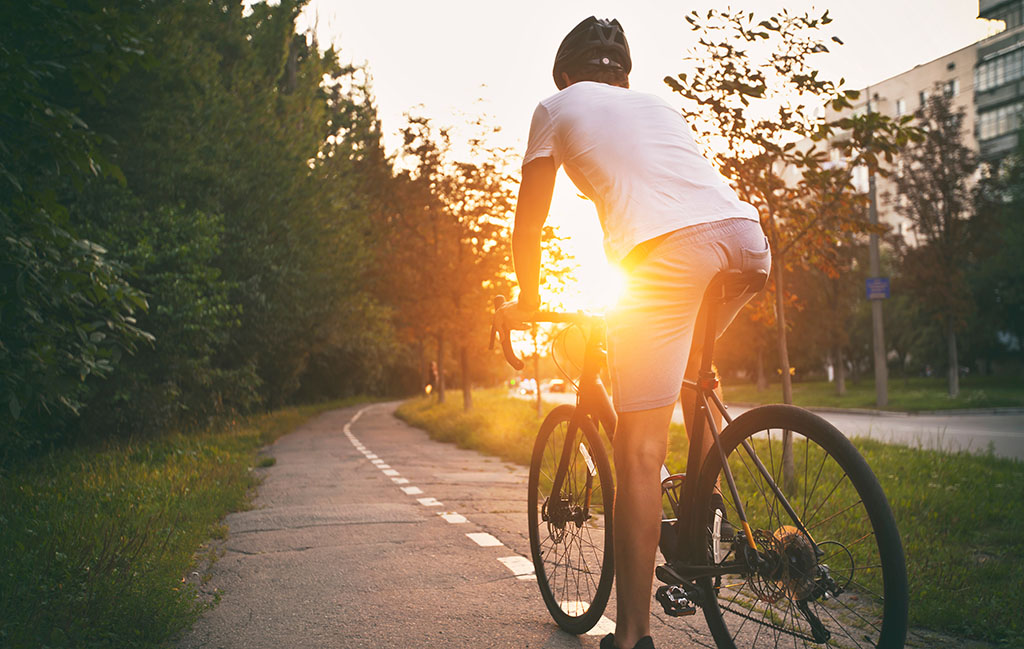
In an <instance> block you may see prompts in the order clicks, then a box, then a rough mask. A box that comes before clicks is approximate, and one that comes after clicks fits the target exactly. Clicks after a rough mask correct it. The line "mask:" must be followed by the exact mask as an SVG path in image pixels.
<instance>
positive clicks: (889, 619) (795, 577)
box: [688, 405, 908, 649]
mask: <svg viewBox="0 0 1024 649" xmlns="http://www.w3.org/2000/svg"><path fill="white" fill-rule="evenodd" d="M783 431H791V432H792V440H793V454H792V455H793V466H794V470H793V472H792V480H791V481H790V483H789V484H787V483H786V480H785V477H784V475H785V473H784V471H783V470H782V466H783V461H782V456H781V451H782V438H783V435H784V432H783ZM721 441H722V446H723V450H724V451H725V453H726V456H727V457H728V461H729V465H730V467H731V469H732V472H733V475H734V477H735V479H736V482H737V487H738V491H739V493H740V497H741V499H743V501H744V508H745V511H746V514H747V520H748V522H749V524H750V527H751V529H752V530H753V536H754V538H755V539H756V540H757V544H758V548H759V553H763V556H765V557H768V560H765V561H763V562H762V564H761V566H760V567H759V568H758V569H757V570H756V571H750V570H747V571H745V572H746V573H747V574H742V573H740V574H737V575H724V576H722V577H718V578H704V579H701V580H698V585H699V586H700V587H701V590H702V592H703V593H705V599H706V600H707V601H704V602H702V607H703V610H704V616H705V619H706V620H707V624H708V627H709V629H710V630H711V633H712V635H713V636H714V638H715V642H716V643H717V645H718V646H719V647H721V648H722V649H736V648H738V647H744V648H746V647H750V648H761V647H775V646H779V645H784V646H787V647H789V646H794V647H800V646H834V645H833V644H832V643H833V642H835V643H836V644H838V645H839V646H843V647H847V646H849V647H881V648H883V649H898V648H900V647H903V646H904V643H905V641H906V632H907V615H908V611H907V601H908V593H907V573H906V566H905V562H904V556H903V546H902V543H901V541H900V536H899V531H898V530H897V527H896V522H895V519H894V517H893V514H892V509H891V508H890V507H889V503H888V500H887V499H886V497H885V493H884V492H883V490H882V487H881V485H880V484H879V483H878V479H877V478H876V477H875V475H874V473H873V472H872V471H871V468H870V467H869V466H868V464H867V462H866V461H865V460H864V458H863V457H861V455H860V453H859V452H858V451H857V449H856V448H855V447H854V445H853V444H852V443H851V442H850V441H849V440H848V439H847V438H846V437H845V436H844V435H843V434H842V433H841V432H839V430H837V429H836V428H835V427H834V426H832V425H831V424H830V423H828V422H827V421H825V420H824V419H822V418H821V417H819V416H817V415H815V414H813V413H811V412H808V411H806V410H803V409H801V408H796V407H793V406H783V405H777V406H762V407H759V408H755V409H753V410H751V411H749V412H747V413H744V414H743V415H741V416H740V417H738V418H736V420H735V421H733V423H732V424H730V425H729V426H728V427H727V428H726V429H725V430H724V431H723V432H722V435H721ZM744 441H747V442H749V443H750V444H751V445H752V446H753V447H754V449H755V452H756V454H757V456H758V457H760V459H761V462H762V463H763V465H764V466H765V468H766V469H767V470H768V472H769V473H770V474H771V475H772V476H773V479H774V480H775V482H776V483H777V484H778V486H779V487H780V488H781V490H782V491H783V492H784V493H787V494H788V495H787V500H788V501H789V502H790V504H791V505H792V507H793V509H794V510H795V512H796V513H797V515H798V516H799V518H800V519H801V520H802V523H803V525H804V527H803V528H802V529H798V528H799V524H797V523H796V522H795V521H794V520H792V517H790V516H789V514H788V513H787V512H786V511H784V508H783V507H782V506H781V504H780V501H779V499H778V498H777V496H776V494H775V493H774V491H773V490H772V489H771V488H770V486H769V483H768V481H767V480H765V479H764V478H763V476H762V475H760V473H759V472H758V470H757V468H756V465H755V463H754V461H753V459H752V458H751V457H750V456H749V454H748V453H747V452H746V450H745V449H744V447H743V446H742V443H743V442H744ZM720 472H721V459H720V458H719V457H718V454H717V453H715V452H714V451H712V454H711V456H710V458H709V459H708V461H707V462H706V466H705V468H704V470H703V471H702V472H701V478H700V484H699V488H698V492H697V497H696V502H697V503H703V505H698V506H697V507H696V510H695V513H694V514H693V515H692V516H691V525H690V530H691V536H690V539H689V541H690V543H689V546H688V547H689V548H691V552H693V553H694V556H692V557H691V558H692V560H693V561H694V562H695V563H702V562H703V563H713V562H714V558H713V553H712V552H711V551H710V550H709V547H708V546H709V545H710V543H711V542H710V541H709V535H710V532H711V520H712V517H711V515H709V514H708V512H709V511H710V508H711V495H712V493H713V491H714V488H715V482H716V480H717V479H718V477H719V473H720ZM721 490H722V492H723V496H724V498H725V501H726V510H727V512H726V518H727V519H728V520H729V522H730V523H731V524H732V525H733V526H734V527H735V529H736V530H740V529H741V525H742V524H741V523H740V521H739V520H738V518H737V516H736V507H735V505H734V503H733V498H732V496H731V494H730V490H729V488H728V486H727V483H726V480H725V477H724V476H722V477H721ZM699 512H705V515H704V517H703V520H702V519H701V517H700V516H699V514H698V513H699ZM803 530H806V531H807V533H809V534H810V536H811V538H813V540H814V543H816V544H817V546H818V548H819V549H820V551H821V552H822V554H821V556H820V557H819V558H813V557H814V555H815V552H814V551H813V545H814V544H812V543H809V542H808V541H807V536H806V535H805V534H804V533H803ZM742 546H743V544H742V543H733V544H731V547H730V548H728V550H727V551H728V555H727V556H721V555H720V556H719V558H720V560H722V561H726V562H727V561H730V560H736V559H738V558H739V553H741V552H746V551H745V550H743V549H742ZM697 548H701V549H700V550H697ZM820 566H826V567H827V568H826V569H825V570H822V568H820ZM829 579H831V584H832V585H834V586H835V585H837V586H838V587H839V590H838V591H834V592H832V595H833V596H831V597H822V595H821V592H822V591H827V590H828V589H827V588H826V587H825V586H826V585H827V584H828V583H829V582H828V580H829ZM801 602H803V605H802V606H801ZM815 619H816V620H817V621H818V622H819V624H818V625H817V626H816V625H815V624H814V620H815Z"/></svg>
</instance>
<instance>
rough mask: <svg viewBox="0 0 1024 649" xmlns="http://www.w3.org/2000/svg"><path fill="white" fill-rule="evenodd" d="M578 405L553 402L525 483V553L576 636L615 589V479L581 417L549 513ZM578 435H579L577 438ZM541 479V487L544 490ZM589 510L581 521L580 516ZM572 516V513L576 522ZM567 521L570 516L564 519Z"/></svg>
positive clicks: (555, 613) (551, 604)
mask: <svg viewBox="0 0 1024 649" xmlns="http://www.w3.org/2000/svg"><path fill="white" fill-rule="evenodd" d="M574 411H575V408H574V407H573V406H570V405H562V406H558V407H557V408H555V409H554V410H552V411H551V412H550V413H549V414H548V416H547V417H546V418H545V419H544V422H543V423H542V424H541V427H540V432H539V433H538V435H537V440H536V442H535V443H534V446H533V456H532V459H531V462H530V480H529V486H528V508H527V509H528V515H529V527H530V553H531V555H532V558H533V566H534V571H535V573H536V577H537V585H538V586H539V587H540V592H541V595H542V596H543V598H544V603H545V605H546V606H547V609H548V612H549V613H550V614H551V617H552V618H553V619H554V620H555V622H556V623H557V624H558V626H559V627H561V628H562V629H564V630H565V631H568V632H569V633H573V634H576V635H579V634H581V633H585V632H587V631H589V630H590V629H591V628H593V626H594V625H595V624H597V621H598V620H599V619H601V615H602V614H603V613H604V609H605V606H607V604H608V597H609V595H610V594H611V590H612V579H613V577H614V563H613V552H612V525H611V520H612V504H613V502H614V498H615V493H614V492H615V489H614V482H613V478H612V470H611V466H610V464H609V463H608V454H607V453H606V452H605V448H604V444H603V443H602V441H601V438H600V436H599V435H598V432H597V430H596V429H595V428H594V426H593V424H592V423H591V422H590V421H589V420H586V419H585V420H584V421H583V424H582V430H581V431H574V433H575V434H576V435H577V438H579V442H578V443H577V444H576V445H575V449H580V448H581V447H582V448H583V449H585V450H586V452H587V454H588V455H589V457H590V460H591V461H590V463H588V462H587V461H586V457H585V456H584V455H583V451H579V450H577V451H576V452H574V454H573V457H572V458H571V459H570V462H569V465H568V466H569V468H568V471H567V473H566V477H565V480H564V482H563V485H562V490H561V492H562V497H563V499H560V501H559V502H563V503H564V507H563V511H565V512H573V513H574V514H566V515H554V516H552V515H551V512H552V511H554V510H553V509H550V510H549V504H550V502H551V497H550V496H551V494H550V489H551V482H552V481H553V479H554V474H555V472H556V469H557V467H558V461H559V458H560V457H561V454H562V450H563V446H564V440H565V437H566V435H567V434H568V432H569V431H570V430H572V426H571V423H570V422H571V420H572V416H573V413H574ZM579 432H582V433H583V435H582V437H581V438H580V436H579ZM587 474H590V475H591V487H592V488H591V494H590V508H589V510H587V508H586V507H585V503H586V477H587ZM545 483H546V487H545ZM585 510H587V511H589V512H590V515H589V517H588V518H586V520H581V519H580V518H579V516H582V515H583V514H582V513H581V512H583V511H585ZM573 515H577V518H575V519H573ZM566 518H569V520H564V519H566Z"/></svg>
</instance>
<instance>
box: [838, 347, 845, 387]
mask: <svg viewBox="0 0 1024 649" xmlns="http://www.w3.org/2000/svg"><path fill="white" fill-rule="evenodd" d="M836 394H838V395H839V396H841V397H843V396H846V359H845V358H843V346H842V345H836Z"/></svg>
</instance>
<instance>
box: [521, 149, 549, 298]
mask: <svg viewBox="0 0 1024 649" xmlns="http://www.w3.org/2000/svg"><path fill="white" fill-rule="evenodd" d="M555 173H556V170H555V162H554V160H552V159H551V158H537V159H535V160H531V161H530V162H529V163H528V164H526V165H524V166H523V181H522V183H520V185H519V199H518V200H517V201H516V222H515V228H514V229H513V231H512V261H513V262H514V263H515V271H516V281H517V282H519V298H518V302H519V306H520V308H521V309H523V310H527V311H530V310H535V309H536V308H537V307H538V306H539V305H540V296H539V293H538V289H539V282H540V238H541V232H542V231H543V228H544V222H545V221H546V220H547V218H548V210H549V209H550V208H551V194H552V192H553V191H554V188H555Z"/></svg>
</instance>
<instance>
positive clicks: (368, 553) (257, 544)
mask: <svg viewBox="0 0 1024 649" xmlns="http://www.w3.org/2000/svg"><path fill="white" fill-rule="evenodd" d="M393 411H394V404H378V405H374V406H368V407H358V408H349V409H343V410H336V411H332V412H328V413H325V414H323V415H321V416H319V417H317V418H315V419H314V420H312V421H310V422H308V423H307V424H305V425H304V426H302V427H300V428H299V429H297V430H296V431H295V432H293V433H291V434H290V435H287V436H285V437H282V438H281V439H279V440H278V441H277V442H276V443H275V444H273V445H272V446H270V447H269V448H268V449H267V450H266V452H267V454H268V455H270V456H272V457H274V458H275V459H276V464H275V465H274V466H271V467H269V468H266V469H257V471H259V472H260V473H261V474H262V477H263V483H262V484H261V486H260V487H259V490H258V493H257V497H256V499H255V501H254V507H253V509H251V510H249V511H245V512H238V513H234V514H231V515H230V516H228V517H227V519H226V524H227V527H228V535H227V538H226V539H225V540H224V541H220V542H217V547H218V548H219V549H220V550H221V551H222V552H223V554H222V556H221V557H220V558H219V560H218V561H216V562H215V563H214V564H213V566H212V567H211V568H210V570H209V581H208V582H206V583H205V584H203V585H202V586H201V590H203V591H204V592H206V593H208V594H212V593H214V592H217V593H219V594H220V597H221V600H220V602H219V604H218V605H217V606H215V607H214V608H212V609H211V610H210V611H208V612H207V613H206V614H205V615H204V616H203V617H202V618H201V619H200V620H199V621H198V622H197V623H196V625H195V626H194V627H193V628H192V629H191V630H190V631H189V632H188V633H186V634H185V635H184V636H183V638H182V639H181V640H180V642H179V644H178V647H179V648H180V649H196V648H199V647H203V648H218V649H220V648H223V649H229V648H242V647H245V648H247V649H248V648H261V647H274V648H278V647H296V648H299V647H318V648H319V647H324V648H332V647H399V648H402V649H413V648H418V647H543V648H553V649H557V648H562V647H584V648H596V647H597V645H598V641H599V639H600V636H601V635H603V634H604V633H606V632H607V631H609V630H611V629H612V628H613V627H614V623H613V622H612V621H611V620H609V619H605V620H603V621H602V623H601V625H599V628H597V629H595V630H594V631H593V632H592V633H593V635H585V636H580V637H578V638H577V637H575V636H572V635H569V634H566V633H563V632H562V631H560V630H559V629H558V628H557V627H556V626H555V624H554V623H553V622H552V621H551V618H550V616H549V615H548V613H547V610H546V609H545V608H544V605H543V602H542V600H541V597H540V593H539V591H538V590H537V586H536V583H535V581H532V580H531V578H530V576H529V574H528V573H531V572H532V566H531V565H530V563H529V560H528V557H529V556H530V550H529V540H528V537H527V527H526V511H525V509H526V508H525V502H526V498H525V494H526V480H527V470H526V469H525V468H523V467H517V466H514V465H511V464H507V463H504V462H501V461H500V460H497V459H495V458H491V457H486V456H484V455H482V454H480V453H477V452H475V451H469V450H464V449H458V448H456V447H454V446H453V445H450V444H443V443H439V442H434V441H432V440H430V439H429V438H428V437H427V436H426V434H425V433H424V432H423V431H420V430H417V429H414V428H412V427H409V426H407V425H406V424H404V423H403V422H401V421H399V420H397V419H395V418H394V416H393ZM357 415H358V416H357ZM441 514H446V516H442V515H441ZM655 609H656V610H655V613H654V618H653V620H652V633H653V635H654V639H655V643H656V646H658V647H676V646H679V647H711V646H713V642H712V640H711V638H710V636H709V635H708V632H707V627H706V625H705V623H704V621H703V618H702V617H701V616H699V615H698V616H696V617H691V618H683V619H673V618H668V617H666V616H664V615H663V614H662V613H661V612H660V610H657V609H658V607H657V605H655ZM614 610H615V596H614V593H613V595H612V600H611V602H610V603H609V606H608V611H607V612H606V615H607V616H608V617H614V615H613V613H614ZM920 640H924V638H921V639H920ZM914 644H916V645H917V646H922V647H923V646H932V647H940V646H950V647H952V646H968V645H966V644H960V643H956V642H950V639H947V638H942V639H940V638H934V637H933V638H929V639H928V640H927V641H924V642H921V643H920V644H918V643H914Z"/></svg>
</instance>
